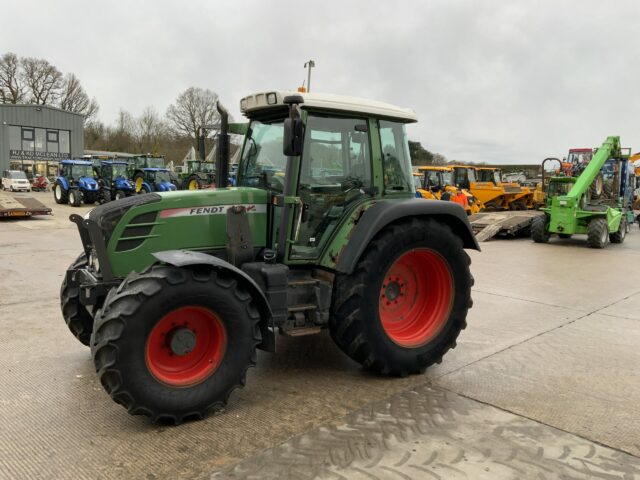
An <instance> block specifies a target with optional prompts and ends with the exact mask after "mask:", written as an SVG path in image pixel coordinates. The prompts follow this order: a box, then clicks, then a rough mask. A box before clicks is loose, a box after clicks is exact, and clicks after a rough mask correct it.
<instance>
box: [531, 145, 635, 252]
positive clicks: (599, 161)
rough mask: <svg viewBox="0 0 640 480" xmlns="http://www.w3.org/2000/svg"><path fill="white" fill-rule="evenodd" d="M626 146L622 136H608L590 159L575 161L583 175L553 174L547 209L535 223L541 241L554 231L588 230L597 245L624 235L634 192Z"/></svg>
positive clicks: (535, 237) (533, 233)
mask: <svg viewBox="0 0 640 480" xmlns="http://www.w3.org/2000/svg"><path fill="white" fill-rule="evenodd" d="M623 150H626V149H622V148H621V147H620V137H617V136H612V137H608V138H607V139H606V140H605V142H604V143H603V144H602V146H601V147H600V148H598V149H597V150H596V152H595V154H594V155H593V158H591V160H590V161H588V162H584V163H582V164H580V165H578V166H577V167H576V169H575V170H576V172H579V175H578V176H556V177H551V178H550V179H549V184H548V187H547V196H546V205H547V206H546V207H544V208H541V209H540V210H541V211H543V212H545V215H544V216H541V217H536V218H535V219H534V220H533V223H532V225H531V236H532V238H533V240H534V241H535V242H536V243H546V242H548V241H549V238H550V237H551V235H552V234H558V236H560V237H561V238H568V237H571V236H572V235H574V234H586V235H587V245H588V246H589V247H592V248H604V247H605V246H606V245H607V243H608V242H609V241H611V242H612V243H622V242H623V241H624V238H625V236H626V234H627V232H628V231H629V228H630V225H631V224H633V221H634V217H633V210H632V209H631V195H629V193H630V189H632V188H633V187H632V182H631V181H630V179H631V176H632V174H633V172H632V168H631V166H630V165H629V153H628V152H626V151H623Z"/></svg>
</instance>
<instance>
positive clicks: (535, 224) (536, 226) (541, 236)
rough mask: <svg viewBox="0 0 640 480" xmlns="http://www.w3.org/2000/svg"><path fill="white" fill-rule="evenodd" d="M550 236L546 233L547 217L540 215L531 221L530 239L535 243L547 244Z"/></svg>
mask: <svg viewBox="0 0 640 480" xmlns="http://www.w3.org/2000/svg"><path fill="white" fill-rule="evenodd" d="M549 237H551V234H550V233H549V232H548V231H547V216H546V215H540V216H539V217H534V218H533V220H532V221H531V239H532V240H533V241H534V242H536V243H547V242H548V241H549Z"/></svg>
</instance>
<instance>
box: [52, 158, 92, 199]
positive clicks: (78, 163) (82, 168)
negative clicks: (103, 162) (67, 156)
mask: <svg viewBox="0 0 640 480" xmlns="http://www.w3.org/2000/svg"><path fill="white" fill-rule="evenodd" d="M99 197H100V188H99V187H98V182H97V181H96V179H95V177H94V173H93V164H92V163H91V162H90V161H87V160H61V161H60V169H59V171H58V176H57V177H56V180H55V182H54V184H53V198H54V200H55V201H56V203H68V204H69V205H73V206H74V207H79V206H80V204H81V203H82V202H84V203H95V202H96V201H97V200H98V199H99Z"/></svg>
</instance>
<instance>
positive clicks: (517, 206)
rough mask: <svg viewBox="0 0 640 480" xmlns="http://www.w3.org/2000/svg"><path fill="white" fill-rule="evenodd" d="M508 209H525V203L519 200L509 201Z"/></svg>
mask: <svg viewBox="0 0 640 480" xmlns="http://www.w3.org/2000/svg"><path fill="white" fill-rule="evenodd" d="M509 209H511V210H526V209H527V204H526V203H524V202H521V201H517V202H511V204H510V205H509Z"/></svg>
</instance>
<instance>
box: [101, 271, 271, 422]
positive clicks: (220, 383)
mask: <svg viewBox="0 0 640 480" xmlns="http://www.w3.org/2000/svg"><path fill="white" fill-rule="evenodd" d="M259 321H260V314H259V312H258V310H257V309H256V306H255V305H254V303H253V301H252V298H251V295H250V294H249V292H248V291H247V290H245V289H244V287H243V286H242V285H240V284H238V282H237V281H236V279H235V278H234V277H233V276H232V275H231V274H229V273H227V272H219V271H215V270H211V269H193V270H190V269H187V268H182V269H181V268H177V267H172V266H164V265H154V266H152V267H151V268H150V269H148V270H146V271H145V272H143V273H142V274H137V273H132V274H130V275H129V277H127V278H126V279H125V280H124V282H123V283H122V284H121V285H120V286H119V287H118V289H117V290H116V289H113V290H111V292H110V293H109V295H108V296H107V298H106V300H105V303H104V306H103V308H102V309H101V311H100V312H99V313H98V315H97V316H96V322H95V327H94V331H93V337H92V340H91V353H92V356H93V361H94V364H95V367H96V371H97V372H98V376H99V378H100V382H101V383H102V386H103V387H104V388H105V390H106V391H107V392H108V393H109V395H110V396H111V398H112V399H113V400H114V401H116V402H117V403H120V404H121V405H123V406H124V407H125V408H126V409H127V410H128V411H129V413H131V414H133V415H138V414H140V415H146V416H149V417H151V419H152V421H154V422H155V421H166V422H170V423H175V424H178V423H181V422H182V421H184V420H186V419H196V418H202V417H203V415H204V414H205V413H206V411H207V410H209V409H211V408H216V409H219V408H222V407H224V406H225V405H226V403H227V400H228V398H229V395H230V394H231V392H232V391H233V390H234V389H235V388H239V387H242V386H244V383H245V376H246V372H247V369H248V368H249V367H251V366H253V365H255V363H256V345H257V344H258V343H259V342H260V339H261V337H260V330H259V326H258V324H259Z"/></svg>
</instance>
